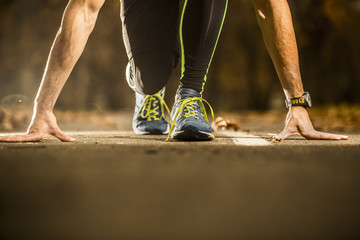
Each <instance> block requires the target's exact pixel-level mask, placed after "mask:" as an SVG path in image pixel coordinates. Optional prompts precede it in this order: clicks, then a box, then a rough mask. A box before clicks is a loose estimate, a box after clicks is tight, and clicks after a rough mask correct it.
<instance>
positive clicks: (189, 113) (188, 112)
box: [166, 97, 214, 141]
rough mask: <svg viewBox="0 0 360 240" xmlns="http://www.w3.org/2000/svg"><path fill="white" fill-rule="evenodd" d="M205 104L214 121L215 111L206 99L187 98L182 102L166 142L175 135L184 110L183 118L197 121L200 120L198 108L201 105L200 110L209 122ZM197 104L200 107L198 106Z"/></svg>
mask: <svg viewBox="0 0 360 240" xmlns="http://www.w3.org/2000/svg"><path fill="white" fill-rule="evenodd" d="M204 102H205V103H206V104H207V105H208V106H209V109H210V112H211V117H212V119H213V120H214V111H213V109H212V107H211V105H210V103H209V102H208V101H206V100H205V99H203V98H202V97H192V98H186V99H183V100H180V106H179V108H178V110H177V111H176V114H175V116H174V120H173V122H172V123H171V127H170V132H169V135H168V137H167V139H166V141H168V140H169V139H170V137H171V134H172V133H173V131H174V128H175V122H176V119H177V117H178V116H179V114H180V113H181V112H182V111H183V110H184V114H183V115H181V117H183V118H189V117H194V118H195V119H199V111H197V108H198V106H199V105H200V108H201V109H202V112H203V116H204V118H205V120H206V121H207V122H209V119H208V116H207V113H206V109H205V106H204ZM197 103H198V104H199V105H197Z"/></svg>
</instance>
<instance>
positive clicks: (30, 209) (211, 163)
mask: <svg viewBox="0 0 360 240" xmlns="http://www.w3.org/2000/svg"><path fill="white" fill-rule="evenodd" d="M71 134H72V135H74V136H75V137H77V138H78V142H77V143H61V142H59V141H57V140H56V139H48V140H45V141H43V142H40V143H24V144H4V143H2V144H0V239H359V237H360V204H359V203H360V136H359V135H352V136H350V140H348V141H342V142H334V141H306V140H304V139H302V138H292V139H291V140H288V141H285V142H282V143H271V142H270V141H269V139H270V137H271V134H269V133H252V134H253V135H250V134H245V133H234V132H222V133H221V134H218V136H217V138H216V140H214V141H212V142H173V141H171V142H165V141H164V140H165V138H166V137H165V136H136V135H134V134H133V133H131V132H88V133H86V132H78V133H71Z"/></svg>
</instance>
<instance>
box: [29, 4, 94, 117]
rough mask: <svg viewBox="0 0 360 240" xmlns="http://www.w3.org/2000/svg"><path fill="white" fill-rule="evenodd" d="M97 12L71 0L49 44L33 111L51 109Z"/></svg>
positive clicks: (85, 39)
mask: <svg viewBox="0 0 360 240" xmlns="http://www.w3.org/2000/svg"><path fill="white" fill-rule="evenodd" d="M96 18H97V12H94V11H92V12H91V11H89V8H88V7H87V6H86V5H85V4H82V5H81V6H80V5H79V3H78V2H76V1H70V2H69V4H68V6H67V8H66V10H65V12H64V16H63V19H62V23H61V26H60V29H59V31H58V33H57V35H56V38H55V41H54V43H53V46H52V48H51V51H50V54H49V58H48V61H47V65H46V68H45V72H44V75H43V79H42V82H41V85H40V88H39V91H38V94H37V96H36V99H35V107H34V111H35V113H36V112H43V111H52V110H53V108H54V105H55V102H56V100H57V98H58V96H59V94H60V92H61V90H62V88H63V87H64V85H65V82H66V80H67V79H68V77H69V75H70V73H71V71H72V69H73V68H74V66H75V64H76V62H77V61H78V59H79V57H80V55H81V53H82V52H83V50H84V47H85V45H86V42H87V40H88V38H89V35H90V33H91V32H92V30H93V28H94V25H95V21H96Z"/></svg>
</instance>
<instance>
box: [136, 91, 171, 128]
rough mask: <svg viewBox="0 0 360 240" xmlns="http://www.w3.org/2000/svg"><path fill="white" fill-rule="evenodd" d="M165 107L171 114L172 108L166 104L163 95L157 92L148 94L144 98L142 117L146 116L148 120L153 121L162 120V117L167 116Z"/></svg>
mask: <svg viewBox="0 0 360 240" xmlns="http://www.w3.org/2000/svg"><path fill="white" fill-rule="evenodd" d="M159 102H160V108H161V109H160V111H161V115H160V116H159V112H158V111H159V105H158V104H159ZM164 108H165V109H166V111H167V112H168V114H169V115H170V110H169V108H168V106H167V105H166V103H165V101H164V99H163V97H162V96H161V95H160V94H159V93H156V94H154V95H147V96H146V97H145V100H144V104H143V107H142V109H141V117H142V118H145V119H146V120H147V121H149V122H150V121H153V120H155V121H156V120H161V118H165V113H164Z"/></svg>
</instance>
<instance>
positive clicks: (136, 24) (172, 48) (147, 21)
mask: <svg viewBox="0 0 360 240" xmlns="http://www.w3.org/2000/svg"><path fill="white" fill-rule="evenodd" d="M178 18H179V2H178V0H171V1H169V0H151V1H149V0H122V2H121V19H122V24H123V38H124V44H125V48H126V50H127V54H128V58H129V61H130V67H131V69H130V70H131V72H132V74H131V77H133V79H130V81H129V82H130V84H129V85H130V87H131V88H132V89H133V90H135V91H136V92H138V93H141V94H147V95H151V94H154V93H156V92H158V91H159V90H160V89H162V88H163V87H164V86H165V85H166V83H167V81H168V79H169V78H170V75H171V73H172V70H173V69H174V67H175V66H176V64H177V62H178V58H179V54H178Z"/></svg>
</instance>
